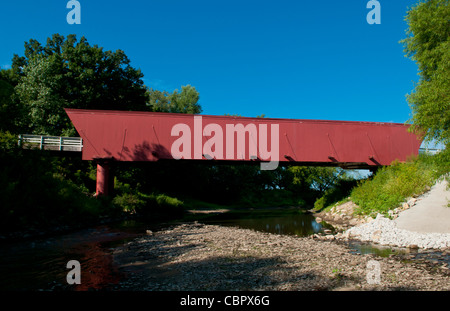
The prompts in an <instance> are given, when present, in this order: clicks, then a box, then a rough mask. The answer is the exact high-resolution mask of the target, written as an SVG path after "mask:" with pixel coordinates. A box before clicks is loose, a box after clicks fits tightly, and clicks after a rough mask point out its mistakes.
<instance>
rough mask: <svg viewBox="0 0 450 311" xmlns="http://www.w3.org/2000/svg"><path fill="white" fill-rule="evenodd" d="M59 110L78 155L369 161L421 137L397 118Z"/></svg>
mask: <svg viewBox="0 0 450 311" xmlns="http://www.w3.org/2000/svg"><path fill="white" fill-rule="evenodd" d="M66 113H67V114H68V116H69V118H70V119H71V121H72V122H73V124H74V126H75V128H76V129H77V131H78V133H79V135H80V136H81V137H82V138H83V142H84V143H83V145H84V146H83V159H84V160H94V159H102V158H103V159H114V160H116V161H159V160H173V159H178V158H180V157H181V158H182V159H185V160H199V161H208V160H210V159H214V160H215V161H224V162H225V161H226V162H235V161H275V160H277V161H279V162H280V163H281V164H295V165H336V166H342V167H348V168H369V167H373V166H380V165H389V164H391V162H392V161H394V160H399V161H405V160H406V159H407V157H408V156H410V155H417V154H418V152H419V147H420V144H421V140H420V139H419V138H418V137H417V136H416V135H415V134H412V133H409V132H408V126H407V125H404V124H399V123H385V122H358V121H328V120H301V119H274V118H249V117H235V116H209V115H188V114H175V113H161V112H137V111H112V110H79V109H66ZM188 134H189V135H188ZM188 136H189V137H188Z"/></svg>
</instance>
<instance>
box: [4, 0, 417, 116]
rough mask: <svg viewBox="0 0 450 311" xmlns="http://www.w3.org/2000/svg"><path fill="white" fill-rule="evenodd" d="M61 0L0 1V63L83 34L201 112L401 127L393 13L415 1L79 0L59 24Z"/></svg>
mask: <svg viewBox="0 0 450 311" xmlns="http://www.w3.org/2000/svg"><path fill="white" fill-rule="evenodd" d="M67 2H68V1H66V0H58V1H56V0H52V1H50V0H48V1H30V0H22V1H2V2H1V4H0V14H1V18H0V29H1V32H0V34H1V49H0V66H1V67H2V68H8V66H9V65H10V64H11V59H12V56H13V54H14V53H16V54H19V55H23V53H24V47H23V45H24V42H25V41H28V40H29V39H30V38H34V39H37V40H38V41H40V42H41V43H45V41H46V38H47V37H50V36H51V35H52V34H54V33H60V34H62V35H68V34H71V33H74V34H77V37H78V38H81V36H85V37H86V38H87V39H88V41H89V43H90V44H97V45H99V46H102V47H104V48H105V49H106V50H117V49H122V50H124V51H125V53H126V54H127V56H128V57H129V58H130V60H131V64H132V66H134V67H136V68H140V69H141V70H142V72H143V73H144V82H145V84H146V85H147V86H149V87H153V88H156V89H160V90H167V91H173V90H174V89H180V88H181V86H182V85H187V84H190V85H193V86H194V87H195V88H196V89H197V90H198V91H199V93H200V104H201V105H202V107H203V114H210V115H223V114H226V113H229V114H239V115H242V116H249V117H254V116H256V115H260V114H265V115H266V116H267V117H273V118H294V119H324V120H348V121H377V122H378V121H379V122H399V123H403V122H405V121H407V120H408V119H409V117H410V108H409V106H408V104H407V101H406V97H405V95H406V94H407V93H410V92H411V91H412V90H413V88H414V81H418V76H417V66H416V64H415V63H414V62H413V61H411V60H410V59H408V58H406V57H405V56H404V53H403V46H402V45H401V44H400V43H399V41H400V40H401V39H403V38H405V36H406V34H405V30H406V28H407V25H406V23H405V21H404V17H405V15H406V13H407V10H408V8H410V7H412V6H413V5H414V4H415V3H416V2H417V1H413V0H395V1H393V0H379V2H380V3H381V24H380V25H369V24H368V23H367V21H366V15H367V14H368V13H369V11H370V10H369V9H367V8H366V4H367V2H368V0H345V1H337V0H334V1H331V0H322V1H302V0H296V1H286V0H277V1H274V0H271V1H265V0H258V1H253V0H240V1H235V0H226V1H222V0H220V1H219V0H209V1H203V0H201V1H200V0H147V1H133V0H130V1H115V0H113V1H106V0H101V1H99V0H79V2H80V4H81V24H80V25H69V24H68V23H67V21H66V15H67V13H68V12H69V11H70V10H69V9H67V8H66V4H67Z"/></svg>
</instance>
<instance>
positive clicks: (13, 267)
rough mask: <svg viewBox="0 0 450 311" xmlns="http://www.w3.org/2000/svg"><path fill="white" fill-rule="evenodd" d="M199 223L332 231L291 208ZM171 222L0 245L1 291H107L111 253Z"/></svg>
mask: <svg viewBox="0 0 450 311" xmlns="http://www.w3.org/2000/svg"><path fill="white" fill-rule="evenodd" d="M201 222H204V223H208V224H219V225H224V226H237V227H241V228H247V229H254V230H258V231H264V232H270V233H276V234H290V235H297V236H309V235H311V234H314V233H318V232H320V231H322V230H323V229H324V228H331V227H330V226H327V225H326V224H319V223H317V222H316V221H315V219H314V217H313V216H312V215H311V214H304V213H300V212H298V211H295V210H292V209H290V210H283V209H273V210H268V211H248V212H243V211H241V212H239V213H230V214H221V215H213V216H212V217H210V218H209V219H207V220H206V219H203V220H202V221H201ZM174 224H176V223H167V224H151V223H142V222H137V221H131V220H129V221H123V222H122V223H120V224H115V225H102V226H98V227H95V228H89V229H84V230H79V231H76V232H72V233H67V234H62V235H58V236H54V237H48V238H36V239H29V240H24V241H20V242H11V243H3V244H2V245H0V254H1V256H0V274H1V276H2V277H1V278H0V290H100V289H106V290H107V289H108V288H110V287H111V286H112V285H114V284H117V283H118V282H119V281H120V280H121V279H123V278H124V277H125V276H124V275H122V274H121V272H120V271H119V270H118V268H117V267H116V266H115V265H114V261H113V257H112V252H113V250H114V249H115V248H117V247H119V246H121V245H123V244H124V243H126V242H127V241H129V240H131V239H134V238H137V237H139V236H142V235H144V234H145V232H146V230H152V231H157V230H160V229H163V228H167V227H169V226H172V225H174ZM349 251H350V252H356V253H362V254H367V253H371V254H375V255H377V256H383V257H387V256H390V255H393V254H394V255H395V254H401V253H404V252H407V250H405V249H394V248H386V247H379V246H375V245H367V244H362V243H356V242H355V243H350V244H349ZM449 257H450V256H449V255H445V256H444V255H442V254H439V252H420V251H419V252H416V253H415V254H413V256H410V257H408V258H410V259H411V260H414V259H415V258H417V259H424V258H425V259H429V260H438V261H445V262H447V263H449V262H450V258H449ZM70 260H78V261H79V262H80V264H81V266H82V267H83V269H81V279H82V282H81V284H80V285H69V284H68V283H67V281H66V276H67V274H68V272H69V271H70V268H67V267H66V265H67V263H68V262H69V261H70Z"/></svg>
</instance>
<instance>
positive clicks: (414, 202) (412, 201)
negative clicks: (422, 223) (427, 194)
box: [407, 198, 417, 207]
mask: <svg viewBox="0 0 450 311" xmlns="http://www.w3.org/2000/svg"><path fill="white" fill-rule="evenodd" d="M416 201H417V199H416V198H411V199H409V200H408V202H407V203H408V205H409V207H412V206H414V205H415V204H416Z"/></svg>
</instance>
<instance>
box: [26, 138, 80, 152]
mask: <svg viewBox="0 0 450 311" xmlns="http://www.w3.org/2000/svg"><path fill="white" fill-rule="evenodd" d="M18 144H19V146H21V147H22V148H24V149H40V150H56V151H77V152H81V151H82V150H83V140H82V139H81V137H62V136H43V135H32V134H21V135H19V142H18Z"/></svg>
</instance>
